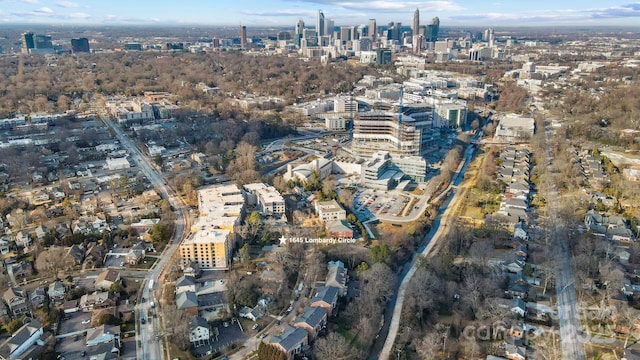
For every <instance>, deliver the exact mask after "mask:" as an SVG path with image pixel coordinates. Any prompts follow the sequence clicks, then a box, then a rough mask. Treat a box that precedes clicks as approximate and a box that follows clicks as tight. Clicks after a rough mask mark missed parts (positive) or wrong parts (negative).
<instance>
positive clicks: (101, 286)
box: [95, 269, 120, 291]
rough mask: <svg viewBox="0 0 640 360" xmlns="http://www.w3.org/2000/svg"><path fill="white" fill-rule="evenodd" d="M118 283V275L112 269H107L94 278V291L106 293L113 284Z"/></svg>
mask: <svg viewBox="0 0 640 360" xmlns="http://www.w3.org/2000/svg"><path fill="white" fill-rule="evenodd" d="M118 283H120V273H119V272H118V271H115V270H113V269H107V270H105V271H103V272H101V273H100V274H99V275H98V278H96V282H95V284H96V290H102V291H108V290H109V289H111V287H112V286H113V285H114V284H118Z"/></svg>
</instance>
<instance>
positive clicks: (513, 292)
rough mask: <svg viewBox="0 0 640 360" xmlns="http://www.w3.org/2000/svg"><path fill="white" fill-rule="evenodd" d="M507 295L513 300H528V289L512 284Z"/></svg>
mask: <svg viewBox="0 0 640 360" xmlns="http://www.w3.org/2000/svg"><path fill="white" fill-rule="evenodd" d="M507 295H508V296H509V297H511V298H520V299H526V298H527V288H526V287H525V286H524V285H520V284H510V285H509V287H508V289H507Z"/></svg>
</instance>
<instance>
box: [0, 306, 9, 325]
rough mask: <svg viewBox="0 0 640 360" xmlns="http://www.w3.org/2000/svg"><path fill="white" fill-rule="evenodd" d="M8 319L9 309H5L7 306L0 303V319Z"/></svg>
mask: <svg viewBox="0 0 640 360" xmlns="http://www.w3.org/2000/svg"><path fill="white" fill-rule="evenodd" d="M8 317H9V308H8V307H7V304H5V303H4V301H0V319H2V320H7V318H8Z"/></svg>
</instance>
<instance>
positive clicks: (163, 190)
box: [102, 117, 189, 360]
mask: <svg viewBox="0 0 640 360" xmlns="http://www.w3.org/2000/svg"><path fill="white" fill-rule="evenodd" d="M102 121H103V122H104V123H105V124H106V125H107V126H108V127H109V128H111V130H112V131H113V132H114V134H115V135H116V138H117V139H118V140H119V141H120V144H121V145H122V146H123V147H124V148H125V149H126V150H127V151H128V152H129V154H130V156H131V158H132V160H133V161H134V162H135V163H136V164H137V165H138V166H139V167H140V170H141V171H142V172H143V173H144V175H145V176H146V177H147V178H148V179H149V181H150V182H151V184H152V185H153V187H154V188H155V190H156V191H157V192H158V193H159V194H160V196H161V197H162V198H164V199H167V200H168V201H169V203H170V204H171V206H172V207H173V209H174V211H175V215H176V228H175V233H174V235H173V238H172V239H171V241H170V243H169V245H168V246H167V247H166V248H165V250H164V252H163V254H162V255H161V257H160V260H159V261H158V262H157V263H156V264H155V266H154V267H153V268H152V269H151V270H150V271H149V272H148V273H147V276H146V277H145V281H144V287H143V290H142V294H141V297H142V298H145V299H146V300H147V301H145V302H140V303H138V305H136V313H137V316H136V321H137V324H138V326H137V329H138V330H139V332H138V333H137V339H138V341H137V344H138V345H137V358H138V359H149V360H157V359H162V358H164V357H165V354H164V353H163V352H162V346H161V342H160V341H159V340H156V335H160V334H161V332H162V325H161V324H160V321H159V319H160V317H150V318H148V319H147V315H146V314H147V313H148V311H149V309H150V308H151V304H152V303H156V304H157V303H158V300H157V299H156V297H155V292H154V291H152V290H155V286H153V289H150V286H149V284H151V283H152V281H153V283H155V284H157V283H158V280H159V277H160V274H161V273H162V271H163V270H164V268H165V267H166V266H167V265H168V264H169V262H170V260H171V258H172V257H173V255H174V253H175V252H176V250H177V249H178V244H179V243H180V241H181V240H182V238H183V237H184V235H185V234H184V233H185V231H186V230H188V229H189V226H187V225H188V224H186V222H187V221H188V220H189V216H188V214H187V208H186V207H185V206H184V205H183V203H182V201H181V200H180V199H179V198H178V197H177V196H176V194H175V193H174V192H173V190H172V189H170V188H169V187H167V185H166V184H165V182H164V179H163V178H162V175H161V174H159V173H158V172H157V171H156V170H155V169H154V168H153V167H152V166H151V164H150V163H149V161H148V160H147V159H146V157H145V156H144V155H143V154H142V153H141V152H140V150H139V149H138V148H137V147H136V146H135V145H134V144H133V142H131V140H130V139H129V138H128V137H127V136H126V135H125V134H124V132H123V131H122V129H121V128H120V127H119V126H116V125H115V124H114V123H113V122H112V121H111V120H110V119H107V118H105V117H103V118H102ZM141 318H145V320H146V324H142V323H140V320H141Z"/></svg>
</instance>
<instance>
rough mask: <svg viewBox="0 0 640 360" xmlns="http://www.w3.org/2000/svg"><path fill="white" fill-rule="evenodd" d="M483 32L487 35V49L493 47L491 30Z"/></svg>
mask: <svg viewBox="0 0 640 360" xmlns="http://www.w3.org/2000/svg"><path fill="white" fill-rule="evenodd" d="M485 32H486V33H487V42H488V43H489V47H493V45H494V35H493V29H487V30H485Z"/></svg>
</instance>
